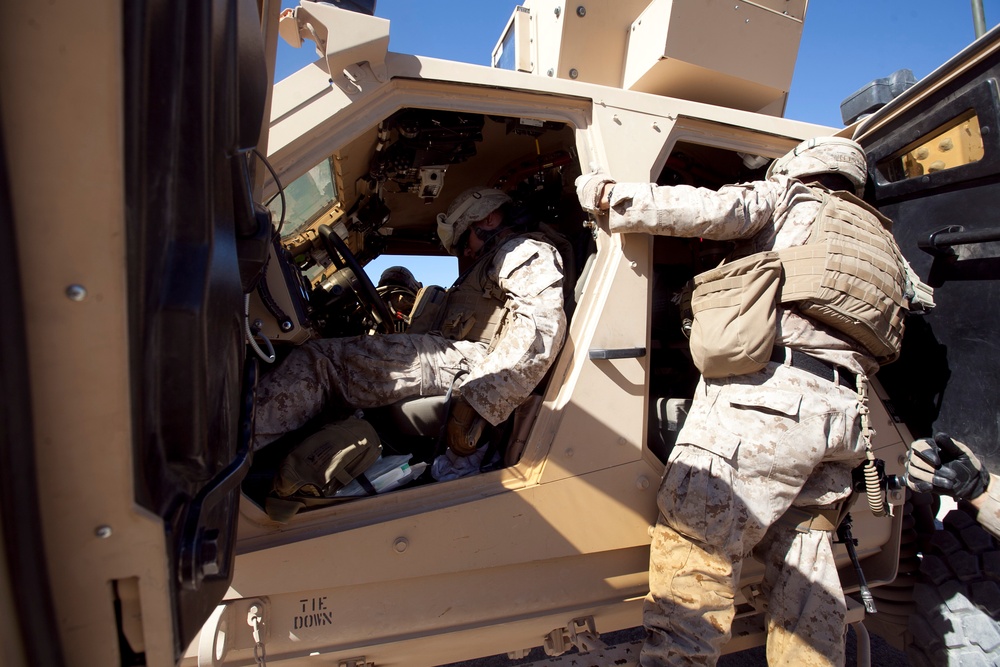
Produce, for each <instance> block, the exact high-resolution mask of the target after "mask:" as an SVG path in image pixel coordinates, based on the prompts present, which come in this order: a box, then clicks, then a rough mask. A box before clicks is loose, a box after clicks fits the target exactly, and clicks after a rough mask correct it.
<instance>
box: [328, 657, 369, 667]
mask: <svg viewBox="0 0 1000 667" xmlns="http://www.w3.org/2000/svg"><path fill="white" fill-rule="evenodd" d="M337 667H375V663H373V662H368V661H367V660H365V656H363V655H362V656H360V657H357V658H344V659H343V660H340V661H338V662H337Z"/></svg>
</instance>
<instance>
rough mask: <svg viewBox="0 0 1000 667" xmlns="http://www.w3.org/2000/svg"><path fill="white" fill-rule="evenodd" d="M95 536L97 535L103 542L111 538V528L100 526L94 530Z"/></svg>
mask: <svg viewBox="0 0 1000 667" xmlns="http://www.w3.org/2000/svg"><path fill="white" fill-rule="evenodd" d="M94 535H97V536H98V537H99V538H101V539H102V540H106V539H107V538H109V537H111V526H98V527H97V528H95V529H94Z"/></svg>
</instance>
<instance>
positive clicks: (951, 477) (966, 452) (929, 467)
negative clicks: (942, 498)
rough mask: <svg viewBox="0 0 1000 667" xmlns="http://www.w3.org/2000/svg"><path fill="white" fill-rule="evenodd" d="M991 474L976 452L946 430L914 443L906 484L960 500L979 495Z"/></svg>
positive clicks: (909, 453) (908, 462) (917, 489)
mask: <svg viewBox="0 0 1000 667" xmlns="http://www.w3.org/2000/svg"><path fill="white" fill-rule="evenodd" d="M989 482H990V475H989V472H987V470H986V466H984V465H983V464H982V463H981V462H980V461H979V459H978V458H976V455H975V454H973V453H972V451H971V450H970V449H969V448H968V447H966V446H965V445H963V444H962V443H961V442H958V441H957V440H952V439H951V437H950V436H948V435H947V434H945V433H938V434H937V435H935V436H934V439H933V440H931V439H930V438H923V439H922V440H917V441H915V442H913V443H912V444H911V445H910V451H909V452H908V453H907V456H906V484H907V486H909V487H910V488H911V489H913V490H914V491H918V492H927V491H932V492H934V493H940V494H942V495H946V496H952V497H954V498H957V499H959V500H972V499H973V498H977V497H979V496H980V495H982V493H983V492H984V491H985V490H986V487H987V486H989Z"/></svg>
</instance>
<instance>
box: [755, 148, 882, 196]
mask: <svg viewBox="0 0 1000 667" xmlns="http://www.w3.org/2000/svg"><path fill="white" fill-rule="evenodd" d="M778 174H782V175H784V176H790V177H792V178H799V179H801V178H804V177H807V176H816V175H818V174H840V175H841V176H844V177H845V178H846V179H847V180H849V181H850V182H851V183H852V184H853V185H854V193H855V194H856V195H858V196H859V197H860V196H861V195H862V194H863V193H864V191H865V179H866V178H867V176H868V160H867V158H866V157H865V151H864V149H863V148H861V146H860V145H859V144H858V143H857V142H854V141H851V140H850V139H846V138H844V137H814V138H812V139H806V140H805V141H803V142H802V143H801V144H799V145H798V146H796V147H795V148H793V149H792V150H790V151H789V152H788V153H785V154H784V155H782V156H781V157H779V158H778V159H777V160H775V161H774V162H772V163H771V166H770V167H768V169H767V177H768V178H771V177H772V176H776V175H778Z"/></svg>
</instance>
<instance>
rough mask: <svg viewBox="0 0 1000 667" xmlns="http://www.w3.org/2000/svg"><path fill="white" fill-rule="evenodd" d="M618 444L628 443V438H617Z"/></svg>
mask: <svg viewBox="0 0 1000 667" xmlns="http://www.w3.org/2000/svg"><path fill="white" fill-rule="evenodd" d="M618 444H619V445H627V444H628V438H618Z"/></svg>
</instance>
